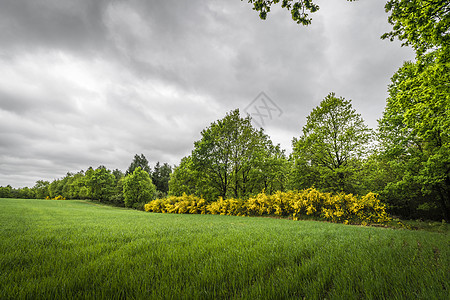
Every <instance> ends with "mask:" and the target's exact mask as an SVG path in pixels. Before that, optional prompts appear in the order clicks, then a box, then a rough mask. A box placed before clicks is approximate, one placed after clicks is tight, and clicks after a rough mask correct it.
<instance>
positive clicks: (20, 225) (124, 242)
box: [0, 199, 450, 299]
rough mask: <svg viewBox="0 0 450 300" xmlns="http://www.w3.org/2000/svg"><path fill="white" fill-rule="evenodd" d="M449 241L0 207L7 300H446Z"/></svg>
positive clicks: (3, 202)
mask: <svg viewBox="0 0 450 300" xmlns="http://www.w3.org/2000/svg"><path fill="white" fill-rule="evenodd" d="M449 246H450V239H449V237H448V235H447V234H446V233H434V232H424V231H409V230H392V229H384V228H374V227H359V226H346V225H341V224H332V223H323V222H314V221H300V222H292V221H288V220H283V219H272V218H254V217H234V216H219V215H175V214H152V213H145V212H140V211H134V210H126V209H120V208H114V207H107V206H101V205H94V204H92V203H90V202H84V201H52V200H14V199H0V272H1V273H0V299H20V298H22V299H23V298H27V299H39V298H40V299H43V298H45V299H48V298H58V299H59V298H92V299H102V298H103V299H106V298H107V299H117V298H143V299H158V298H166V299H167V298H169V299H196V298H201V299H220V298H222V299H230V298H239V299H241V298H242V299H255V298H265V299H275V298H276V299H279V298H297V299H298V298H308V299H324V298H327V299H367V298H369V299H370V298H372V299H382V298H386V299H388V298H389V299H391V298H397V299H399V298H402V299H411V298H426V299H448V298H449V296H450V292H449V289H450V268H449V266H450V250H449V249H450V247H449Z"/></svg>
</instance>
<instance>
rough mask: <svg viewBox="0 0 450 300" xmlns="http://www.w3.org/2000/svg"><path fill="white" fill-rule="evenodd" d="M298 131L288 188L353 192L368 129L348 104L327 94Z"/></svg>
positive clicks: (347, 101)
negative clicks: (299, 133) (299, 132)
mask: <svg viewBox="0 0 450 300" xmlns="http://www.w3.org/2000/svg"><path fill="white" fill-rule="evenodd" d="M302 131H303V133H302V135H301V136H300V138H298V139H296V138H294V139H293V141H292V144H293V152H292V155H291V161H292V162H293V170H292V176H291V179H290V185H291V186H290V187H291V188H298V189H301V188H306V187H308V186H316V187H318V188H320V189H323V190H329V191H333V192H341V191H342V192H347V193H353V192H355V190H356V178H357V173H358V171H359V170H360V158H361V157H364V155H365V154H366V152H367V145H368V142H369V141H370V137H371V130H370V129H368V128H367V126H366V125H365V124H364V121H363V120H362V118H361V116H360V115H359V114H357V113H356V111H355V110H354V109H353V108H352V105H351V101H350V100H345V99H344V98H342V97H341V98H337V97H336V96H335V94H334V93H330V94H329V95H328V96H327V97H325V99H324V100H323V101H322V102H321V103H320V105H319V106H318V107H316V108H314V109H313V111H312V112H311V113H310V115H309V116H308V118H307V123H306V125H305V126H304V127H303V130H302Z"/></svg>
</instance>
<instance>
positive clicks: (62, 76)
mask: <svg viewBox="0 0 450 300" xmlns="http://www.w3.org/2000/svg"><path fill="white" fill-rule="evenodd" d="M384 2H385V1H379V0H360V1H358V2H347V1H345V0H333V1H329V0H328V1H326V0H322V1H318V3H319V5H320V7H321V9H320V11H319V12H318V13H316V14H314V15H313V23H312V25H310V26H308V27H304V26H301V25H297V24H296V23H294V22H293V21H292V20H291V19H290V15H289V12H287V11H285V10H282V9H281V8H279V9H273V12H272V13H271V14H269V15H268V19H267V20H266V21H262V20H260V19H259V17H258V14H257V12H255V11H253V10H252V9H251V8H252V7H251V5H250V4H248V3H247V1H242V2H241V1H240V0H215V1H214V0H209V1H208V0H164V1H162V0H160V1H157V0H151V1H145V0H135V1H113V0H101V1H100V0H96V1H91V0H78V1H71V0H33V1H29V0H0V74H1V75H0V186H6V185H7V184H10V185H12V186H13V187H22V186H29V187H32V186H33V185H34V184H35V182H36V180H39V179H45V180H53V179H55V178H60V177H63V176H64V175H65V174H66V173H67V172H68V171H70V172H77V171H79V170H86V169H87V168H88V167H89V166H93V167H94V168H96V167H97V166H99V165H105V166H106V167H107V168H109V169H116V168H119V169H121V170H126V168H127V167H128V165H129V164H130V162H131V160H132V158H133V156H134V154H136V153H137V154H141V153H143V154H144V155H145V156H146V157H147V159H148V160H149V161H150V165H151V167H153V166H154V164H155V163H156V162H157V161H160V162H168V163H170V164H178V163H179V161H180V160H181V158H182V157H184V156H186V155H188V154H190V152H191V151H192V149H193V143H194V141H196V140H199V139H200V132H201V130H202V129H204V128H206V127H208V126H209V125H210V123H211V122H214V121H215V120H217V119H220V118H222V117H224V116H225V115H226V113H227V112H229V111H231V110H233V109H236V108H239V109H240V111H241V114H242V115H245V111H246V112H247V113H250V114H252V113H255V112H256V110H257V109H258V108H259V111H260V112H261V113H263V112H266V113H267V112H272V118H270V117H266V118H263V119H261V118H260V117H257V116H255V121H258V120H259V121H258V122H256V123H257V124H259V125H260V126H262V127H264V129H265V130H266V132H267V133H268V134H269V135H270V137H271V138H272V140H273V141H274V142H275V143H280V144H281V146H282V148H284V149H286V151H287V153H289V152H290V151H291V141H292V138H293V137H294V136H299V135H300V132H301V128H302V126H303V125H305V123H306V116H307V115H308V114H309V113H310V112H311V110H312V109H313V108H314V107H315V106H317V105H318V104H319V103H320V101H321V100H322V99H323V98H324V97H325V96H326V95H327V94H328V93H330V92H335V93H336V95H337V96H342V97H345V98H346V99H351V100H352V103H353V106H354V108H355V109H356V110H357V111H358V112H359V113H360V114H361V115H362V117H363V118H364V120H365V121H366V124H367V125H368V126H370V127H372V128H375V127H376V125H377V122H376V120H377V119H378V118H379V117H380V116H381V114H382V111H383V109H384V105H385V102H386V97H387V92H386V90H387V85H388V84H389V81H390V77H391V76H392V75H393V74H394V72H395V71H396V70H397V69H398V68H399V67H400V66H401V65H402V63H403V61H405V60H411V59H413V52H412V50H411V49H408V48H404V47H403V48H402V47H400V43H398V42H393V43H392V42H389V41H386V40H381V39H380V36H381V35H382V34H383V33H384V32H386V31H389V30H390V25H389V24H388V23H387V14H386V13H385V12H384ZM261 92H264V93H265V95H266V96H267V97H268V98H266V97H265V96H264V95H261V96H260V97H259V98H257V97H258V95H260V93H261ZM264 101H265V103H266V104H267V107H269V108H272V109H274V110H273V111H267V110H266V111H264V108H261V107H262V106H264V105H263V104H264ZM266 115H267V116H268V114H266ZM256 123H255V126H257V124H256Z"/></svg>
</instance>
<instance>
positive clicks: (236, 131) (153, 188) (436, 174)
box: [0, 0, 450, 221]
mask: <svg viewBox="0 0 450 300" xmlns="http://www.w3.org/2000/svg"><path fill="white" fill-rule="evenodd" d="M249 2H251V3H253V4H254V9H255V10H257V11H259V12H260V14H261V17H262V18H265V17H266V15H267V13H268V12H270V6H271V5H275V4H277V3H279V1H249ZM291 2H292V3H291ZM282 6H283V7H285V8H287V9H288V10H290V11H291V13H292V16H293V19H294V20H295V21H297V22H299V23H301V24H305V25H306V24H309V21H310V19H308V16H307V15H306V14H303V15H302V14H300V15H298V12H299V11H310V12H314V11H315V10H317V9H318V7H315V6H314V5H313V4H312V2H311V1H304V0H301V1H283V2H282ZM385 7H386V11H387V12H389V13H390V15H389V18H388V21H389V23H390V24H392V25H393V30H392V31H391V32H389V33H386V34H384V35H383V36H382V38H384V39H390V40H393V39H394V38H398V39H399V40H401V41H402V42H403V44H404V45H407V46H411V47H412V48H413V49H414V50H415V53H416V59H415V61H412V62H405V63H404V64H403V66H402V67H401V68H400V69H399V70H398V71H397V72H396V73H395V74H394V75H393V76H392V78H391V83H390V85H389V87H388V92H389V97H388V99H387V102H386V107H385V110H384V112H383V115H382V116H381V118H380V119H379V120H378V128H376V130H372V129H369V128H368V127H367V126H366V125H365V124H364V121H363V120H362V118H361V116H360V115H359V114H358V113H357V112H356V111H355V109H353V107H352V105H351V101H350V100H346V99H345V98H343V97H338V96H336V95H335V94H334V93H330V94H329V95H328V96H326V97H325V98H324V99H323V101H322V102H321V103H320V105H319V106H317V107H316V108H314V109H313V111H312V112H311V113H310V115H309V116H308V117H307V122H306V125H305V126H304V127H303V129H302V131H301V133H300V134H299V136H298V137H295V138H293V140H292V153H291V154H290V155H289V156H287V155H286V153H285V151H284V150H283V149H281V148H280V145H275V144H274V143H273V142H272V141H271V139H270V138H269V137H268V136H267V134H265V132H264V130H263V129H257V128H255V127H253V126H252V124H251V118H250V117H249V116H247V117H242V116H241V115H240V113H239V110H234V111H231V112H229V113H228V114H227V115H226V116H225V117H224V118H222V119H220V120H217V121H215V122H213V123H211V125H210V126H209V127H208V128H206V129H204V130H203V131H202V132H201V139H200V140H199V141H196V142H195V143H194V149H193V151H192V152H191V154H190V155H188V156H186V157H184V158H183V159H182V160H181V162H180V163H179V165H178V166H175V167H174V168H173V169H172V168H171V166H169V165H167V164H163V165H159V163H158V164H157V166H155V169H154V170H151V169H150V168H149V166H148V161H147V162H146V159H145V157H144V156H143V155H141V156H139V155H136V156H135V157H134V160H133V162H132V163H131V165H130V167H129V169H128V170H127V172H126V173H125V174H123V173H122V172H121V171H120V170H117V169H116V170H114V171H110V170H108V169H106V168H105V167H102V166H100V167H98V168H97V169H95V170H94V169H92V168H89V169H88V170H87V171H86V172H84V171H80V172H79V173H76V174H71V173H68V174H67V176H65V177H64V178H62V179H58V180H55V181H53V182H51V183H49V182H46V181H37V182H36V185H35V186H34V187H33V188H23V189H18V190H15V189H12V188H11V187H9V186H7V187H0V197H10V196H11V197H19V198H32V197H37V198H42V197H43V196H46V195H48V196H49V197H55V196H57V195H62V196H64V197H66V198H70V199H77V198H83V199H98V200H100V201H109V202H112V203H116V204H120V205H126V206H131V207H132V206H135V207H140V206H142V205H143V203H145V202H148V201H150V200H153V199H155V198H159V197H164V196H165V195H167V194H168V195H172V196H181V195H183V194H188V195H196V196H199V197H203V198H204V199H206V200H207V201H214V200H216V199H217V198H218V197H222V198H224V199H226V198H239V199H247V198H249V197H252V196H254V195H256V194H258V193H260V192H261V191H264V193H267V194H273V193H275V192H276V191H289V190H302V189H307V188H310V187H315V188H316V189H318V190H320V191H323V192H333V193H341V192H343V193H352V194H359V195H364V194H367V193H368V192H375V193H378V194H379V195H380V199H382V200H383V201H384V202H385V203H387V204H388V210H389V212H390V213H392V214H395V215H398V216H401V217H405V218H427V219H442V218H444V219H446V220H447V221H448V220H449V218H450V211H449V210H450V142H449V134H450V132H449V131H450V115H449V114H450V85H449V82H450V46H449V45H450V37H449V32H450V17H449V12H450V6H449V1H442V0H413V1H411V0H390V1H388V2H387V3H386V6H385ZM300 8H305V9H306V10H299V9H300ZM145 162H146V163H145Z"/></svg>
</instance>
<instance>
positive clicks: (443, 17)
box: [382, 0, 450, 57]
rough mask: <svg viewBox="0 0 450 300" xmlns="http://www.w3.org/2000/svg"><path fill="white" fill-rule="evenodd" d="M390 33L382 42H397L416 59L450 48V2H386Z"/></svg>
mask: <svg viewBox="0 0 450 300" xmlns="http://www.w3.org/2000/svg"><path fill="white" fill-rule="evenodd" d="M385 8H386V12H389V13H390V15H389V18H388V20H389V23H390V24H392V25H393V30H392V31H391V32H389V33H386V34H384V35H383V36H382V38H389V39H390V40H393V39H394V38H398V39H399V40H401V41H403V45H410V46H412V47H413V48H414V50H415V51H416V53H417V55H418V56H419V57H420V56H421V55H424V54H426V52H427V51H428V50H435V49H437V48H440V47H442V46H445V45H447V46H448V45H449V44H450V38H449V32H450V2H449V1H448V0H389V1H387V3H386V6H385Z"/></svg>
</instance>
